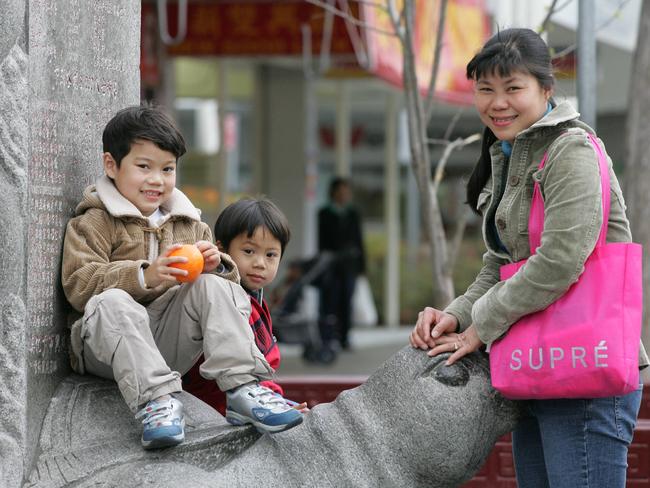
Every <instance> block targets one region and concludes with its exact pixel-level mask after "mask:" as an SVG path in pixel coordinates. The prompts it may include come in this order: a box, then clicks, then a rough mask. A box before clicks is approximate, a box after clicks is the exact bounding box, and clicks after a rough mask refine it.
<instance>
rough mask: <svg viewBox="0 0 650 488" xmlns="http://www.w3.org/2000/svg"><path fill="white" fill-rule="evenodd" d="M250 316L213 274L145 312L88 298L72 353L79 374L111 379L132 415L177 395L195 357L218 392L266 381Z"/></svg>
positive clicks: (127, 302)
mask: <svg viewBox="0 0 650 488" xmlns="http://www.w3.org/2000/svg"><path fill="white" fill-rule="evenodd" d="M249 315H250V299H249V297H248V295H247V294H246V292H245V291H244V290H243V289H242V288H241V287H240V286H239V285H237V284H235V283H232V282H230V281H227V280H225V279H223V278H220V277H218V276H215V275H211V274H202V275H200V276H199V278H198V279H197V280H196V281H195V282H193V283H187V284H183V285H181V286H175V287H173V288H170V289H169V290H168V291H167V292H165V293H164V294H163V295H162V296H160V297H159V298H157V299H156V300H154V301H153V302H151V303H150V304H149V305H148V306H146V307H145V306H143V305H141V304H139V303H137V302H136V301H135V300H134V299H133V298H132V297H131V296H130V295H129V294H128V293H126V292H125V291H123V290H120V289H110V290H106V291H104V292H103V293H100V294H99V295H96V296H94V297H93V298H91V299H90V300H89V301H88V303H87V305H86V309H85V312H84V316H83V318H82V319H81V323H80V326H77V327H74V326H73V334H74V333H75V329H76V330H77V331H78V333H80V335H81V337H80V339H81V340H80V341H78V342H80V345H81V347H80V349H81V350H74V349H79V348H74V347H73V353H74V354H75V355H76V356H77V357H76V359H77V361H78V362H79V364H80V365H81V368H80V369H81V370H82V371H87V372H89V373H92V374H95V375H97V376H101V377H103V378H109V379H115V381H116V382H117V384H118V387H119V389H120V391H121V392H122V396H123V397H124V400H125V401H126V403H127V405H128V406H129V408H130V409H131V410H132V411H136V410H137V409H138V408H139V407H141V406H142V405H143V404H145V403H146V402H148V401H149V400H152V399H154V398H157V397H159V396H161V395H165V394H168V393H172V392H175V391H181V390H182V386H181V379H180V376H181V375H182V374H184V373H186V372H187V371H189V369H190V368H191V367H192V365H193V364H194V363H195V362H196V360H197V359H198V358H199V356H200V355H201V353H203V354H204V356H205V362H204V363H203V364H202V365H201V367H200V371H201V375H202V376H203V377H205V378H207V379H213V380H215V381H216V382H217V385H218V386H219V389H221V390H222V391H226V390H229V389H231V388H235V387H236V386H239V385H243V384H245V383H249V382H251V381H260V380H266V379H270V378H271V377H272V374H273V369H272V368H271V366H269V363H268V362H267V361H266V359H265V358H264V356H263V355H262V353H261V352H260V351H259V349H258V348H257V346H256V344H255V339H254V337H253V332H252V330H251V328H250V325H249V323H248V317H249ZM75 325H77V324H75ZM75 342H77V341H74V340H73V345H74V343H75Z"/></svg>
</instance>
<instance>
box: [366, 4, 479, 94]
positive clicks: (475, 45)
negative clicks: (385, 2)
mask: <svg viewBox="0 0 650 488" xmlns="http://www.w3.org/2000/svg"><path fill="white" fill-rule="evenodd" d="M395 3H396V5H397V10H398V11H401V8H402V5H403V0H397V1H396V2H395ZM439 3H440V2H439V0H416V3H415V8H416V12H415V34H414V37H415V39H414V42H413V47H414V51H415V60H416V73H417V77H418V85H419V87H420V91H421V93H422V94H423V95H424V94H426V92H427V90H428V88H429V81H430V79H431V67H432V63H433V56H434V53H435V43H436V29H435V26H437V25H438V15H439V12H440V5H439ZM363 18H364V21H365V22H366V23H368V24H369V25H370V26H372V27H374V29H368V30H367V32H366V37H367V39H368V52H369V57H370V71H372V72H373V73H374V74H376V75H377V76H379V77H380V78H383V79H385V80H386V81H388V82H389V83H391V84H394V85H396V86H400V87H401V86H402V71H403V54H402V46H401V44H400V42H399V40H398V39H397V38H396V37H395V36H390V35H387V34H384V33H382V32H381V31H384V32H394V29H393V25H392V23H391V20H390V18H389V16H388V13H387V12H385V11H384V10H382V9H378V8H377V7H376V6H374V5H373V4H371V3H368V4H364V6H363ZM489 34H490V30H489V24H488V18H487V13H486V10H485V5H484V0H449V3H448V5H447V14H446V18H445V31H444V34H443V38H442V39H443V41H442V42H443V46H442V49H441V51H440V56H441V58H440V65H439V68H438V77H437V79H436V89H435V97H436V98H438V99H440V100H444V101H446V102H450V103H457V104H468V105H469V104H471V103H472V99H473V95H472V91H473V89H472V84H471V82H470V81H469V80H467V79H466V76H465V67H466V65H467V63H468V62H469V60H470V59H471V58H472V56H474V54H475V53H476V52H478V51H479V50H480V48H481V46H482V45H483V43H484V42H485V41H486V40H487V38H488V36H489Z"/></svg>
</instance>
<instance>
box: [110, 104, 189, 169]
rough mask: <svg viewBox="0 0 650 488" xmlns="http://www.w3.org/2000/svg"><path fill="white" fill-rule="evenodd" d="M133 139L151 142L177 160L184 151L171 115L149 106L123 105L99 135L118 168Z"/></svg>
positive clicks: (183, 145)
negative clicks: (124, 106)
mask: <svg viewBox="0 0 650 488" xmlns="http://www.w3.org/2000/svg"><path fill="white" fill-rule="evenodd" d="M137 140H145V141H151V142H153V143H154V144H155V145H156V146H158V147H159V148H160V149H162V150H163V151H168V152H170V153H172V154H173V155H174V156H176V159H177V160H178V158H180V157H181V156H182V155H183V154H185V152H186V150H187V149H186V146H185V139H184V138H183V135H182V134H181V132H180V130H178V127H176V124H175V123H174V121H173V120H172V119H171V117H170V116H169V115H167V114H166V113H165V112H163V111H162V109H160V108H157V107H153V106H148V105H140V106H132V107H126V108H123V109H122V110H120V111H119V112H117V113H116V114H115V115H114V116H113V118H112V119H111V120H109V121H108V124H106V127H105V128H104V133H103V134H102V143H103V147H104V152H108V153H111V156H113V159H114V160H115V163H116V164H117V166H118V167H119V166H120V163H121V162H122V159H123V158H124V156H126V155H127V154H129V152H130V151H131V145H132V144H133V143H134V142H135V141H137Z"/></svg>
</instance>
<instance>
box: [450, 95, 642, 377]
mask: <svg viewBox="0 0 650 488" xmlns="http://www.w3.org/2000/svg"><path fill="white" fill-rule="evenodd" d="M578 116H579V114H578V113H577V112H576V111H575V110H574V109H573V108H572V107H571V105H570V104H569V103H567V102H563V103H560V104H559V105H558V106H557V107H555V108H554V109H553V110H551V111H550V112H549V113H548V114H546V115H545V116H544V117H543V118H542V119H540V120H539V121H537V122H536V123H535V124H534V125H532V126H531V127H529V128H528V129H526V130H524V131H523V132H521V133H519V134H518V135H517V137H516V138H515V140H514V142H513V145H512V154H511V156H510V161H509V163H508V162H507V160H506V158H505V156H504V154H503V152H502V150H501V143H500V141H497V142H496V143H495V144H494V145H493V146H492V147H491V149H490V154H491V159H492V176H491V177H490V179H489V180H488V182H487V184H486V185H485V188H483V190H482V192H481V193H480V195H479V198H478V210H479V211H480V212H481V215H482V216H483V239H484V241H485V245H486V247H487V252H486V253H485V254H484V255H483V268H482V269H481V271H480V272H479V274H478V276H477V277H476V279H475V280H474V282H473V283H472V284H471V285H470V286H469V288H468V289H467V291H466V292H465V293H464V294H463V295H461V296H459V297H458V298H456V299H455V300H454V301H453V302H452V303H451V304H450V305H449V306H448V307H447V308H446V309H445V311H446V312H448V313H450V314H452V315H454V316H455V317H456V318H457V319H458V323H459V325H460V328H461V329H463V330H464V329H466V328H467V327H469V326H470V325H472V324H473V325H474V326H475V327H476V330H477V333H478V336H479V338H480V339H481V341H483V342H484V343H486V344H490V343H492V342H493V341H494V340H495V339H498V338H499V337H500V336H501V335H503V334H504V333H505V332H506V331H507V330H508V328H509V327H510V326H511V325H512V324H513V323H515V322H516V321H517V320H518V319H519V318H521V317H522V316H524V315H527V314H529V313H532V312H536V311H538V310H542V309H544V308H546V307H547V306H548V305H550V304H551V303H553V302H554V301H555V300H557V299H558V298H560V296H562V294H564V293H565V292H566V291H567V290H568V289H569V287H570V286H571V285H572V284H573V283H574V282H576V281H577V280H578V278H579V277H580V274H581V273H582V271H583V270H584V263H585V261H586V259H587V257H588V256H589V255H590V254H591V252H592V250H593V249H594V247H595V245H596V241H597V240H598V234H599V232H600V228H601V223H602V219H603V216H602V207H601V193H602V192H601V188H600V173H599V169H598V156H597V154H596V151H595V149H594V148H593V146H592V145H591V143H590V142H589V139H588V137H587V133H593V130H592V129H591V128H590V127H589V126H587V125H586V124H584V123H583V122H581V121H579V120H578ZM560 136H562V137H560ZM545 152H547V153H548V159H547V161H546V164H545V166H544V168H543V169H542V170H538V165H539V163H540V161H541V159H542V157H543V155H544V153H545ZM608 163H609V176H610V183H611V210H610V215H609V227H608V232H607V242H630V241H631V240H632V236H631V233H630V225H629V222H628V220H627V217H626V216H625V202H624V200H623V195H622V193H621V188H620V185H619V183H618V180H617V178H616V175H615V174H614V171H613V169H612V162H611V160H610V159H609V157H608ZM504 171H507V174H505V175H504V174H503V173H504ZM534 180H535V181H538V182H539V184H540V188H541V191H542V196H543V198H544V207H545V217H544V233H543V236H542V242H541V245H540V247H539V248H538V249H537V252H536V253H535V254H534V255H533V256H531V255H530V249H529V243H528V215H529V211H530V203H531V199H532V195H533V184H534ZM504 184H505V190H503V197H502V198H501V200H500V201H497V200H498V197H497V198H493V195H499V194H500V193H501V191H502V186H503V185H504ZM492 215H493V216H494V222H495V223H496V229H497V232H498V236H499V239H500V240H501V242H502V243H503V244H504V245H505V247H506V249H507V250H508V251H509V254H508V253H506V252H505V251H503V250H499V246H498V244H497V242H495V238H494V236H493V235H492V234H491V233H490V232H489V229H488V225H487V222H488V219H489V217H490V216H492ZM529 257H530V259H528V261H527V262H526V264H525V265H524V266H523V267H522V268H521V270H520V271H519V272H518V273H517V274H516V275H514V276H513V277H512V278H510V279H508V280H507V281H500V280H499V268H500V266H501V265H503V264H506V263H511V262H516V261H520V260H522V259H526V258H529ZM639 364H640V365H641V366H646V365H647V364H648V357H647V355H646V353H645V350H644V348H643V345H641V348H640V356H639Z"/></svg>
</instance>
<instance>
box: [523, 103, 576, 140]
mask: <svg viewBox="0 0 650 488" xmlns="http://www.w3.org/2000/svg"><path fill="white" fill-rule="evenodd" d="M578 117H580V114H579V113H578V112H576V110H575V109H574V108H573V106H572V105H571V104H570V103H569V102H567V101H564V102H560V103H559V104H558V105H557V106H556V107H555V108H554V109H553V110H551V111H550V112H548V113H547V114H546V115H544V117H542V118H541V119H539V120H538V121H537V122H535V123H534V124H533V125H531V126H530V127H529V128H528V129H526V130H523V131H521V132H520V133H519V134H517V138H519V137H521V136H523V135H528V134H529V133H531V132H534V131H535V130H537V129H539V128H541V127H555V126H556V125H559V124H562V123H564V122H570V121H572V120H576V119H577V118H578Z"/></svg>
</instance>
